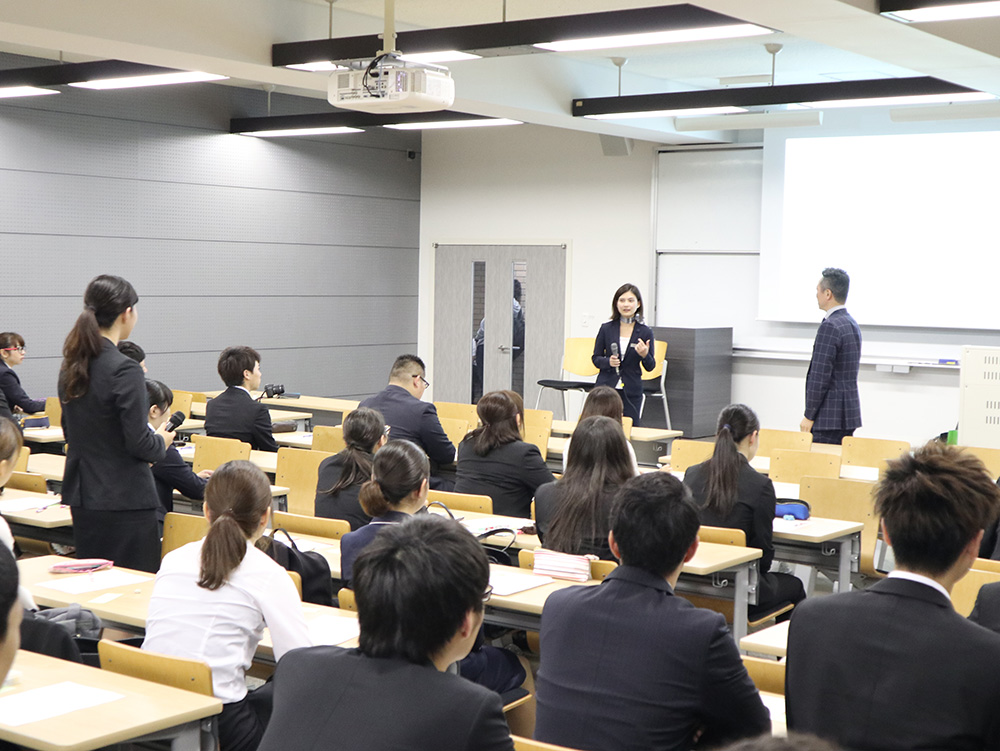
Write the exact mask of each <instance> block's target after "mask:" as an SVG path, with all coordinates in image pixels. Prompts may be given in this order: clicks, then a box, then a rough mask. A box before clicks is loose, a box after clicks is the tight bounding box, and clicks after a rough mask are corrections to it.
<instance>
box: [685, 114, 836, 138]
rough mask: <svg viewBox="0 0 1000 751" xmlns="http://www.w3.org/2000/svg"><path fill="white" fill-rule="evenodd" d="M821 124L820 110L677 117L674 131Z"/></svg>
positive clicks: (756, 128)
mask: <svg viewBox="0 0 1000 751" xmlns="http://www.w3.org/2000/svg"><path fill="white" fill-rule="evenodd" d="M822 124H823V113H822V112H821V111H820V110H799V111H797V112H747V113H745V114H742V115H715V116H711V117H678V118H677V119H676V120H674V130H676V131H677V132H678V133H690V132H692V131H701V130H760V129H763V128H803V127H809V126H816V125H822Z"/></svg>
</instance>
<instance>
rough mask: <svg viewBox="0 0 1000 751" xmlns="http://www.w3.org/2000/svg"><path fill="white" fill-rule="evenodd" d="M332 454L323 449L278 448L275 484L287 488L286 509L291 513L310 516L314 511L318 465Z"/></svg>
mask: <svg viewBox="0 0 1000 751" xmlns="http://www.w3.org/2000/svg"><path fill="white" fill-rule="evenodd" d="M331 456H333V454H329V453H327V452H325V451H309V450H307V449H293V448H290V447H288V446H282V447H281V448H279V449H278V464H277V468H276V471H275V473H274V478H275V479H274V483H275V485H282V486H284V487H287V488H288V510H289V511H290V512H291V513H293V514H302V515H303V516H312V515H313V514H315V512H316V484H317V482H318V479H319V465H320V463H321V462H322V461H323V460H324V459H328V458H329V457H331Z"/></svg>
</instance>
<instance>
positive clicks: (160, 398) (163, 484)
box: [146, 379, 212, 534]
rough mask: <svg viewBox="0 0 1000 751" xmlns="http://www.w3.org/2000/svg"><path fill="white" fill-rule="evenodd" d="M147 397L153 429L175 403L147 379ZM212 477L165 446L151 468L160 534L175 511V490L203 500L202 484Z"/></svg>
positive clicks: (161, 387) (168, 392) (170, 393)
mask: <svg viewBox="0 0 1000 751" xmlns="http://www.w3.org/2000/svg"><path fill="white" fill-rule="evenodd" d="M146 394H147V395H148V397H149V427H150V429H151V430H156V429H157V428H159V427H160V426H161V425H163V424H164V423H165V422H166V421H167V420H169V419H170V405H171V404H173V402H174V392H173V391H171V390H170V389H168V388H167V387H166V386H165V385H164V384H162V383H160V382H159V381H154V380H151V379H147V380H146ZM211 476H212V470H210V469H203V470H202V471H201V472H199V473H198V474H195V473H194V472H192V471H191V465H190V464H188V463H187V462H186V461H184V460H183V459H182V458H181V455H180V454H179V453H178V452H177V449H175V448H174V446H173V444H171V445H170V446H168V447H167V453H166V456H164V457H163V459H161V460H160V461H158V462H156V464H154V465H153V480H154V481H155V482H156V496H157V498H159V501H160V507H159V508H158V509H157V510H156V518H157V519H158V520H159V522H160V532H161V534H162V532H163V517H164V516H166V514H168V513H169V512H171V511H173V510H174V491H175V490H179V491H180V492H181V495H183V496H184V497H185V498H191V499H193V500H196V501H200V500H202V499H203V498H204V497H205V485H207V484H208V478H209V477H211Z"/></svg>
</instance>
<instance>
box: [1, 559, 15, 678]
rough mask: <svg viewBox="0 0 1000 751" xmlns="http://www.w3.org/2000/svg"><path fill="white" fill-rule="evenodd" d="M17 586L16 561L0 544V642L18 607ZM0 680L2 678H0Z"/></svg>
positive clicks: (5, 634)
mask: <svg viewBox="0 0 1000 751" xmlns="http://www.w3.org/2000/svg"><path fill="white" fill-rule="evenodd" d="M17 585H18V574H17V561H15V560H14V554H13V553H11V552H10V550H9V549H8V548H7V546H6V545H4V544H3V543H0V641H4V640H5V639H6V638H7V636H8V634H7V618H8V616H10V610H11V608H14V607H20V605H18V604H17ZM2 680H3V676H0V681H2Z"/></svg>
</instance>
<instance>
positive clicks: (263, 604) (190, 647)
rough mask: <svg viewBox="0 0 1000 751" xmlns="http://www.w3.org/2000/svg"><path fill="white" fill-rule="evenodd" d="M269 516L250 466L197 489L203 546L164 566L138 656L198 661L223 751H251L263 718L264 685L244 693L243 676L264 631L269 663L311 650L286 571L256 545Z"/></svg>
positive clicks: (234, 466)
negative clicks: (217, 702)
mask: <svg viewBox="0 0 1000 751" xmlns="http://www.w3.org/2000/svg"><path fill="white" fill-rule="evenodd" d="M270 513H271V486H270V485H269V484H268V480H267V477H266V476H265V475H264V473H263V472H262V471H261V470H260V469H258V468H257V467H255V466H254V465H253V464H251V463H250V462H246V461H233V462H227V463H226V464H223V465H222V466H221V467H219V468H218V469H217V470H216V471H215V472H214V473H213V474H212V477H211V479H210V480H209V481H208V486H207V487H206V488H205V518H206V519H207V520H208V523H209V528H208V534H206V535H205V539H203V540H199V541H198V542H192V543H188V544H187V545H184V546H183V547H180V548H178V549H177V550H173V551H171V552H170V553H168V554H167V555H166V556H165V557H164V558H163V564H162V565H161V566H160V571H159V573H157V575H156V583H155V585H154V586H153V596H152V598H151V599H150V603H149V616H148V618H147V620H146V640H145V641H144V642H143V645H142V646H143V649H148V650H150V651H151V652H160V653H162V654H168V655H173V656H175V657H184V658H188V659H195V660H202V661H203V662H207V663H208V666H209V667H210V668H212V687H213V689H214V692H215V695H216V697H218V698H219V699H221V700H222V702H223V707H222V714H221V715H220V716H219V746H220V749H221V751H253V749H256V748H257V744H258V743H260V738H261V736H262V735H263V734H264V729H265V727H266V725H267V718H268V717H269V716H270V713H271V689H270V684H265V685H264V686H263V687H261V688H260V689H258V690H256V691H251V692H247V688H246V682H245V673H246V670H247V668H249V667H250V663H251V662H252V661H253V655H254V651H255V650H256V649H257V643H258V642H259V641H260V639H261V636H262V635H263V633H264V629H265V628H268V629H270V631H271V641H272V642H273V643H274V658H275V660H280V659H281V657H282V655H284V654H285V653H286V652H288V651H289V650H292V649H298V648H299V647H309V646H312V640H311V639H310V637H309V631H308V628H307V627H306V622H305V617H304V616H303V614H302V604H301V602H300V601H299V596H298V593H297V592H296V591H295V585H294V584H292V580H291V579H290V578H289V576H288V573H287V572H286V571H285V570H284V569H283V568H281V566H279V565H278V564H277V563H275V562H274V561H273V560H272V559H271V558H269V557H268V555H267V554H266V553H264V552H263V551H262V550H259V549H257V548H256V547H255V546H254V543H255V542H256V541H257V540H258V539H259V538H260V537H261V535H262V534H263V533H264V529H265V528H266V527H267V523H268V520H269V518H270Z"/></svg>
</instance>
